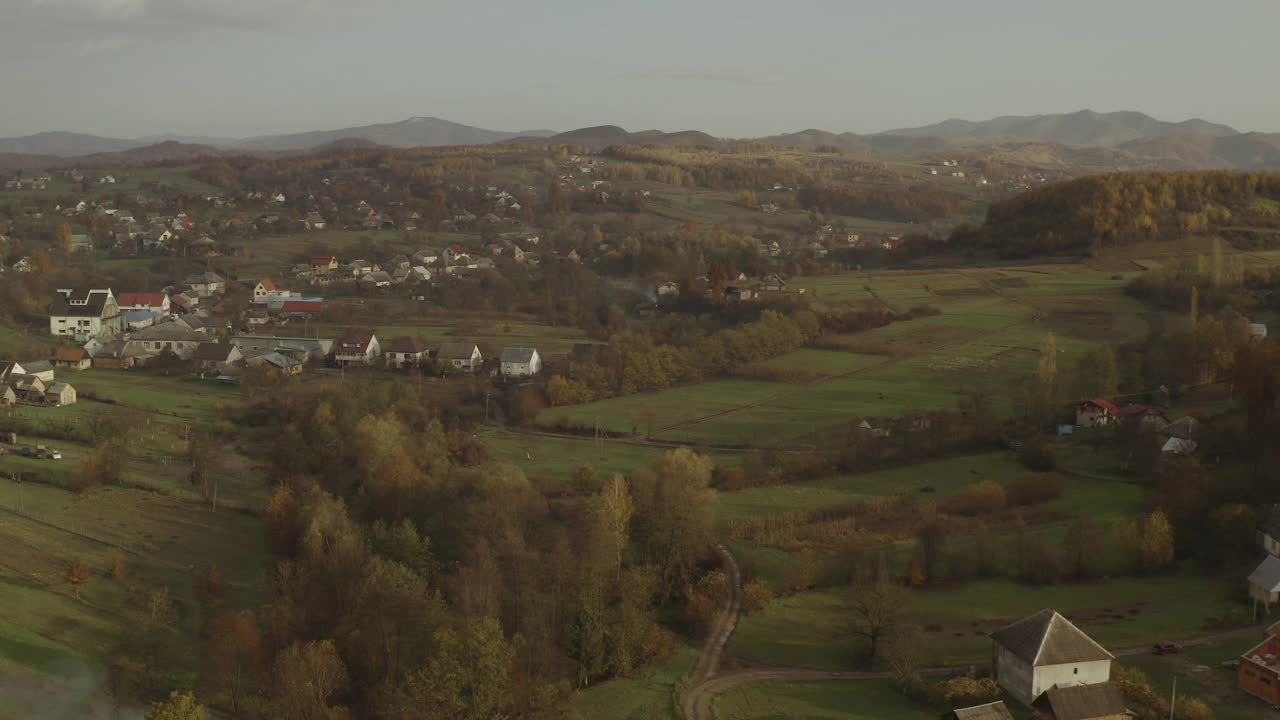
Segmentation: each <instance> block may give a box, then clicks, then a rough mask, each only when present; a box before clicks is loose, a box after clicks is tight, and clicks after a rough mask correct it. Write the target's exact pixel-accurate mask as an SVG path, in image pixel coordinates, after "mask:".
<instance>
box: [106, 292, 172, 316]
mask: <svg viewBox="0 0 1280 720" xmlns="http://www.w3.org/2000/svg"><path fill="white" fill-rule="evenodd" d="M116 305H117V306H119V308H120V312H133V311H136V310H149V311H151V312H153V313H159V314H160V315H168V314H169V310H170V307H171V305H170V303H169V296H168V295H165V294H164V293H162V292H154V293H152V292H122V293H120V296H119V297H117V298H116Z"/></svg>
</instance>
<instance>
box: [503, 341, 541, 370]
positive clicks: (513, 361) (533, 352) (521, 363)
mask: <svg viewBox="0 0 1280 720" xmlns="http://www.w3.org/2000/svg"><path fill="white" fill-rule="evenodd" d="M501 362H502V374H503V375H505V376H507V377H527V376H529V375H537V374H538V373H540V372H542V358H541V357H539V356H538V351H537V349H536V348H525V347H509V348H503V349H502V360H501Z"/></svg>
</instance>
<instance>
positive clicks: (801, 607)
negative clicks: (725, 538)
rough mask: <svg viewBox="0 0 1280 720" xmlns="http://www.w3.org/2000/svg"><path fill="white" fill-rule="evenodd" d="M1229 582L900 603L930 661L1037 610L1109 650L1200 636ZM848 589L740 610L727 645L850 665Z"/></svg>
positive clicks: (1032, 590)
mask: <svg viewBox="0 0 1280 720" xmlns="http://www.w3.org/2000/svg"><path fill="white" fill-rule="evenodd" d="M1233 589H1234V588H1233V587H1228V586H1227V585H1226V584H1224V583H1220V582H1218V581H1215V580H1212V579H1210V578H1207V577H1205V576H1203V575H1195V574H1190V573H1187V574H1180V575H1171V576H1157V577H1149V578H1116V579H1111V580H1107V581H1105V582H1101V583H1098V584H1088V585H1058V586H1052V587H1034V586H1027V585H1021V584H1018V583H1014V582H1009V581H1001V580H987V581H976V582H970V583H967V584H965V585H963V586H961V587H958V588H943V589H937V590H917V591H914V592H912V593H911V594H910V595H909V598H908V601H907V607H908V610H907V618H908V621H909V622H911V623H914V624H916V625H919V626H920V627H922V628H924V629H925V631H924V632H925V635H924V637H925V643H926V644H927V646H928V648H929V658H930V659H929V662H930V663H931V664H956V663H969V662H984V661H988V660H989V659H990V652H991V644H990V640H989V639H987V634H989V633H990V632H992V631H993V630H996V629H999V628H1000V627H1002V626H1003V625H1005V624H1007V623H1009V622H1012V621H1013V620H1017V619H1019V618H1021V617H1024V616H1026V615H1030V614H1032V613H1034V612H1036V611H1038V610H1042V609H1044V608H1054V609H1056V610H1058V611H1059V612H1062V613H1063V614H1064V615H1067V616H1068V617H1069V618H1071V619H1073V620H1075V621H1077V624H1079V625H1080V626H1081V629H1083V630H1084V631H1085V632H1087V633H1089V635H1090V636H1091V637H1093V638H1094V639H1095V640H1097V641H1098V642H1100V643H1102V644H1103V645H1105V646H1107V647H1108V648H1112V649H1117V648H1128V647H1143V646H1146V645H1149V644H1151V643H1153V642H1156V641H1158V640H1162V639H1186V638H1190V637H1195V636H1197V635H1202V634H1206V633H1208V632H1210V631H1211V630H1210V629H1209V628H1207V627H1206V621H1207V620H1209V619H1210V618H1220V617H1222V616H1223V615H1224V614H1225V613H1226V612H1227V611H1228V610H1230V609H1231V608H1233V607H1237V606H1236V604H1235V603H1234V601H1233V600H1231V599H1230V598H1231V590H1233ZM849 592H850V591H849V590H847V589H836V590H830V591H823V592H810V593H802V594H800V595H795V596H791V597H786V598H782V599H779V600H775V601H774V602H773V603H772V604H771V605H770V606H769V607H767V608H766V609H765V610H764V611H762V612H760V613H759V614H756V615H751V616H747V617H745V618H743V620H742V622H740V623H739V625H738V629H737V631H736V632H735V633H734V636H733V639H732V641H731V642H730V646H729V647H730V652H731V653H732V654H734V655H737V656H740V657H742V658H745V659H748V660H755V661H759V662H764V663H769V664H774V665H782V666H789V667H807V668H814V669H822V670H828V669H830V670H839V669H854V668H855V667H856V660H857V657H856V655H857V650H856V645H855V643H854V642H853V640H852V636H851V635H850V634H849V632H848V631H847V630H842V628H847V627H848V626H849V622H850V620H849V611H848V605H847V603H848V600H847V598H848V593H849ZM1134 611H1136V612H1134Z"/></svg>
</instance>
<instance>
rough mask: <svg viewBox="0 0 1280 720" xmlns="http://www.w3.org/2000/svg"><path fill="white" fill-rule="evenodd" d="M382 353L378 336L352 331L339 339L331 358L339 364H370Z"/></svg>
mask: <svg viewBox="0 0 1280 720" xmlns="http://www.w3.org/2000/svg"><path fill="white" fill-rule="evenodd" d="M381 355H382V348H381V347H380V346H379V345H378V338H377V337H376V336H375V335H374V334H373V333H352V334H350V335H348V336H346V337H344V338H342V339H341V340H339V341H338V342H337V343H336V344H335V345H334V349H333V359H334V360H337V361H338V364H340V365H372V364H373V362H374V360H377V359H378V358H379V357H380V356H381Z"/></svg>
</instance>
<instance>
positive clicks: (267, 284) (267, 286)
mask: <svg viewBox="0 0 1280 720" xmlns="http://www.w3.org/2000/svg"><path fill="white" fill-rule="evenodd" d="M258 284H259V285H261V286H262V289H263V290H266V291H267V292H272V291H274V290H275V289H276V284H275V283H273V282H271V278H262V280H260V281H258Z"/></svg>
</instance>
